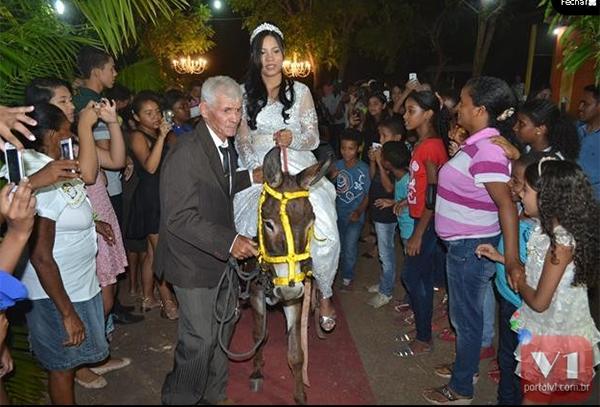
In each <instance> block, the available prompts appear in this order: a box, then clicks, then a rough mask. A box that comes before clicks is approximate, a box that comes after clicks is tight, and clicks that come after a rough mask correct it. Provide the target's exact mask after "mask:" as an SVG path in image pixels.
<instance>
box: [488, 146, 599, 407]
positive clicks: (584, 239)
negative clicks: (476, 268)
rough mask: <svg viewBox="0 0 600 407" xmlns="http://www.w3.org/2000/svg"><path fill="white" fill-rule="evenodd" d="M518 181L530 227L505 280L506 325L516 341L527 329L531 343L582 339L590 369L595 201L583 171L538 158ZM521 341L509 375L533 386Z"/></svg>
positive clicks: (539, 395)
mask: <svg viewBox="0 0 600 407" xmlns="http://www.w3.org/2000/svg"><path fill="white" fill-rule="evenodd" d="M524 178H525V185H524V187H523V188H522V189H521V190H520V193H519V195H520V197H521V201H522V202H523V207H524V212H525V214H526V215H528V216H530V217H532V218H534V219H535V220H536V222H535V224H534V227H533V231H532V233H531V236H530V239H529V241H528V243H527V252H528V254H529V256H528V258H527V263H526V266H525V273H513V274H512V275H509V276H508V279H509V282H510V283H512V284H511V285H512V287H513V288H514V289H515V290H516V291H517V292H518V293H519V294H521V297H522V299H523V302H524V304H522V306H521V307H520V309H519V310H518V311H516V312H515V313H514V314H513V315H512V318H511V320H510V326H511V328H512V329H513V330H514V331H515V332H516V333H518V334H519V337H521V336H523V335H524V333H525V331H528V333H530V334H531V335H532V336H531V339H532V342H530V343H533V344H537V343H541V341H543V340H544V337H548V336H564V337H565V338H567V337H568V336H580V337H583V338H585V339H587V340H589V342H590V345H591V348H592V355H593V361H592V364H591V366H596V365H597V364H598V363H600V352H599V350H598V346H597V343H598V342H599V341H600V332H599V331H598V330H597V329H596V327H595V325H594V321H593V320H592V317H591V315H590V309H589V302H588V296H587V287H591V286H593V285H595V284H596V283H597V281H598V273H597V265H598V263H599V262H600V250H599V245H600V233H599V230H598V222H599V221H600V220H599V219H598V214H599V213H600V208H599V205H598V201H597V200H596V199H595V198H594V193H593V190H592V188H591V186H590V183H589V181H588V180H587V179H586V177H585V175H584V173H583V172H582V171H581V169H580V167H579V166H578V165H577V164H575V163H572V162H568V161H559V160H556V159H552V158H543V159H542V160H540V162H539V163H534V164H530V165H529V166H528V167H527V169H526V170H525V177H524ZM478 253H479V254H483V255H486V256H489V257H490V258H493V259H494V260H497V261H502V260H503V258H502V256H501V255H500V254H499V253H496V252H494V251H493V250H490V248H489V247H487V248H478ZM522 343H523V342H521V343H520V344H518V343H517V342H516V341H515V345H517V346H516V350H515V352H514V354H515V356H516V362H519V363H518V365H517V367H516V369H515V372H516V373H517V374H518V375H519V376H521V377H522V378H523V379H524V380H525V381H526V382H536V383H537V382H538V380H539V381H540V382H541V381H542V380H543V377H536V376H535V375H532V373H533V372H534V371H537V370H536V369H534V367H533V366H532V363H533V362H532V360H531V358H530V357H529V358H528V357H527V355H525V354H522V353H521V347H522ZM563 351H568V349H563ZM578 373H579V379H583V378H584V377H586V375H587V377H588V378H589V379H590V381H591V378H592V376H593V369H592V370H590V371H588V372H578ZM582 373H583V375H582ZM565 377H566V375H565ZM570 397H576V396H575V395H574V394H570V393H568V392H561V393H555V392H553V393H543V392H539V391H531V392H529V391H527V390H525V394H524V400H523V402H524V404H531V403H532V402H535V403H550V402H553V401H554V402H560V401H561V400H562V401H563V402H564V401H572V400H574V399H573V398H570Z"/></svg>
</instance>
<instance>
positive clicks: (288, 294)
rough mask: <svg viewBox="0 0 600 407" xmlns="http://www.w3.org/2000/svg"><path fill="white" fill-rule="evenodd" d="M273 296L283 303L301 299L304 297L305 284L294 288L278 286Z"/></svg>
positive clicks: (296, 285)
mask: <svg viewBox="0 0 600 407" xmlns="http://www.w3.org/2000/svg"><path fill="white" fill-rule="evenodd" d="M273 295H274V296H275V297H277V298H279V299H280V300H281V301H290V300H296V299H298V298H301V297H302V296H303V295H304V284H302V283H296V284H294V286H293V287H292V286H276V287H275V288H273Z"/></svg>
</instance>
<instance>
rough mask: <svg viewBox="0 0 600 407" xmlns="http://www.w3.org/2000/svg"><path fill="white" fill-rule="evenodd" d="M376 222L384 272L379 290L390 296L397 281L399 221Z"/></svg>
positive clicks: (380, 258)
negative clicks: (395, 244)
mask: <svg viewBox="0 0 600 407" xmlns="http://www.w3.org/2000/svg"><path fill="white" fill-rule="evenodd" d="M373 223H374V224H375V233H376V234H377V250H378V251H379V261H380V262H381V268H382V271H383V272H382V274H381V278H380V279H379V292H380V293H381V294H383V295H387V296H388V297H391V296H392V293H393V292H394V283H395V282H396V251H395V250H394V236H395V233H396V226H397V225H398V222H394V223H379V222H373Z"/></svg>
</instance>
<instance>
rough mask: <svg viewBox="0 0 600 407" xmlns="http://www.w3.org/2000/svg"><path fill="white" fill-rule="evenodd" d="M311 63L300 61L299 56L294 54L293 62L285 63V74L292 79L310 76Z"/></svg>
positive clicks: (286, 61)
mask: <svg viewBox="0 0 600 407" xmlns="http://www.w3.org/2000/svg"><path fill="white" fill-rule="evenodd" d="M310 68H311V66H310V62H308V61H298V55H297V54H296V53H295V52H294V56H293V58H292V60H291V61H290V60H289V59H286V60H285V61H283V72H285V74H286V75H287V76H291V77H292V78H305V77H307V76H308V75H309V74H310Z"/></svg>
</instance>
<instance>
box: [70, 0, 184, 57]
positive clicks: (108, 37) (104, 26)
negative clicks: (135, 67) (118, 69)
mask: <svg viewBox="0 0 600 407" xmlns="http://www.w3.org/2000/svg"><path fill="white" fill-rule="evenodd" d="M73 3H74V4H75V6H76V7H77V8H78V9H79V10H80V11H81V12H82V13H83V15H84V16H85V18H86V19H87V21H88V22H89V24H90V25H91V26H92V28H93V29H94V31H95V32H96V34H97V35H98V38H99V39H100V41H101V43H102V45H103V47H104V48H105V49H106V50H107V51H109V52H110V53H112V54H113V55H115V56H118V55H121V54H122V53H123V52H124V50H125V49H126V48H127V47H129V46H131V45H132V44H133V43H135V42H136V41H137V38H138V24H136V18H139V19H141V20H142V21H150V22H152V23H155V22H156V20H157V18H158V17H163V16H164V17H166V18H168V19H170V18H171V17H172V15H173V13H174V11H175V10H182V9H184V8H186V7H188V6H189V3H188V1H187V0H102V1H97V0H73Z"/></svg>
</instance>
